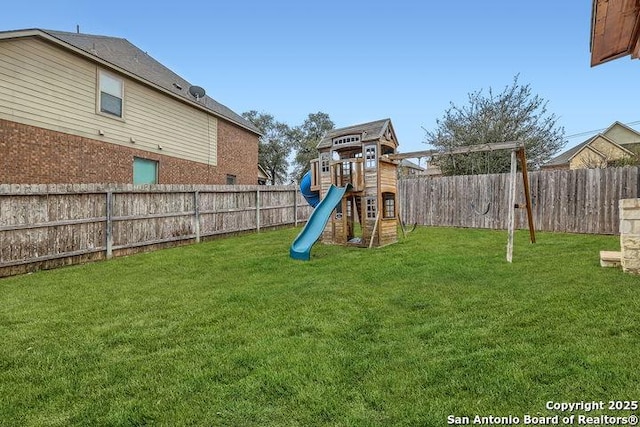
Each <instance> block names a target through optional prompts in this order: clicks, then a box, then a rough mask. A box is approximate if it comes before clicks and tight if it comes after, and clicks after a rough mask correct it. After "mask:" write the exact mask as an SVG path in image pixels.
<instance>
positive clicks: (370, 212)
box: [366, 197, 377, 219]
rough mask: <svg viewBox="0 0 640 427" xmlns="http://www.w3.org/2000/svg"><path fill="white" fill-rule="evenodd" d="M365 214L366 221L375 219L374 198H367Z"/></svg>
mask: <svg viewBox="0 0 640 427" xmlns="http://www.w3.org/2000/svg"><path fill="white" fill-rule="evenodd" d="M366 212H367V219H376V215H377V207H376V198H375V197H367V199H366Z"/></svg>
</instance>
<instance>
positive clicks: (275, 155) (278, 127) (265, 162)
mask: <svg viewBox="0 0 640 427" xmlns="http://www.w3.org/2000/svg"><path fill="white" fill-rule="evenodd" d="M242 117H244V118H245V119H247V120H249V121H250V122H251V123H253V125H254V126H255V127H257V128H258V130H259V131H260V132H261V133H262V137H261V138H260V145H259V148H258V163H259V164H260V165H261V166H262V167H263V168H264V169H265V170H266V171H267V172H269V174H270V175H271V183H272V184H284V183H285V182H286V180H287V169H288V167H289V162H288V161H287V157H288V156H289V153H290V152H291V143H290V135H291V128H289V126H288V125H287V124H285V123H282V122H279V121H277V120H276V119H275V118H274V117H273V116H272V115H271V114H267V113H258V112H257V111H255V110H251V111H247V112H245V113H242Z"/></svg>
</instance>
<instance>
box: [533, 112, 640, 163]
mask: <svg viewBox="0 0 640 427" xmlns="http://www.w3.org/2000/svg"><path fill="white" fill-rule="evenodd" d="M638 152H640V133H639V132H637V131H635V130H634V129H632V128H630V127H629V126H626V125H624V124H623V123H620V122H615V123H613V124H612V125H611V126H609V127H608V128H607V129H606V130H605V131H604V132H602V133H599V134H597V135H595V136H592V137H591V138H589V139H587V140H586V141H584V142H582V143H581V144H578V145H576V146H575V147H573V148H571V149H569V150H567V151H565V152H564V153H561V154H560V155H558V156H556V157H554V158H553V159H551V160H549V161H548V162H547V163H545V164H544V165H543V166H542V168H543V169H591V168H605V167H607V166H611V165H612V164H613V165H615V164H618V163H619V162H621V161H629V160H632V159H634V158H636V157H637V153H638Z"/></svg>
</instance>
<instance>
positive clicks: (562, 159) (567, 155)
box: [542, 135, 598, 167]
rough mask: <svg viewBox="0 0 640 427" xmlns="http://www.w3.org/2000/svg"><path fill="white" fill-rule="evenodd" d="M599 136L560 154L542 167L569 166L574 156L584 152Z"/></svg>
mask: <svg viewBox="0 0 640 427" xmlns="http://www.w3.org/2000/svg"><path fill="white" fill-rule="evenodd" d="M597 136H598V135H596V136H592V137H591V138H589V139H587V140H586V141H584V142H582V143H580V144H578V145H576V146H575V147H573V148H570V149H568V150H567V151H565V152H564V153H561V154H559V155H558V156H556V157H554V158H552V159H551V160H549V161H548V162H547V163H545V164H544V165H542V167H554V166H562V165H566V164H568V163H569V162H570V161H571V159H572V158H573V156H575V155H576V154H578V152H579V151H580V150H582V149H583V148H584V147H585V146H586V145H588V144H589V143H590V142H591V141H593V140H594V139H595V138H596V137H597Z"/></svg>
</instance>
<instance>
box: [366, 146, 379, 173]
mask: <svg viewBox="0 0 640 427" xmlns="http://www.w3.org/2000/svg"><path fill="white" fill-rule="evenodd" d="M363 150H364V168H365V169H376V167H377V166H378V146H377V145H365V146H364V148H363ZM372 153H373V155H371V154H372Z"/></svg>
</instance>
